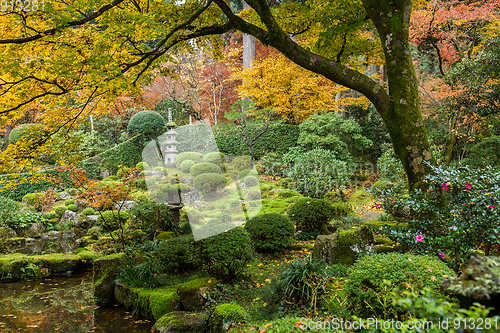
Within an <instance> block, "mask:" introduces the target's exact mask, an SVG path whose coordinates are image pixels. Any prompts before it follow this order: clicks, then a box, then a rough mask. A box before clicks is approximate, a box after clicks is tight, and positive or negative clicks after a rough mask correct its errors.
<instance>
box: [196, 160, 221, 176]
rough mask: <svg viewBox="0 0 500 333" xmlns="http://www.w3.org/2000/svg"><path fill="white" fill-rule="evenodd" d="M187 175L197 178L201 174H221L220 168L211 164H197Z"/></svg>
mask: <svg viewBox="0 0 500 333" xmlns="http://www.w3.org/2000/svg"><path fill="white" fill-rule="evenodd" d="M189 173H190V174H191V175H193V177H196V176H199V175H201V174H203V173H221V170H220V167H219V166H218V165H216V164H213V163H198V164H195V165H193V166H192V167H191V168H190V169H189Z"/></svg>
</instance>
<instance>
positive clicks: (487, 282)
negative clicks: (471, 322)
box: [441, 252, 500, 315]
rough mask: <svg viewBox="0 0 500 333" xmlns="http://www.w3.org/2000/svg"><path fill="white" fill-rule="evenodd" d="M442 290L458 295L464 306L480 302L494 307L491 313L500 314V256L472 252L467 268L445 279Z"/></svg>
mask: <svg viewBox="0 0 500 333" xmlns="http://www.w3.org/2000/svg"><path fill="white" fill-rule="evenodd" d="M441 290H443V291H444V292H445V293H447V294H451V295H454V296H457V298H458V299H459V300H460V307H462V308H465V309H468V308H469V307H470V306H471V305H472V304H473V303H474V302H478V303H480V304H482V305H484V306H486V307H487V308H488V307H493V308H494V310H492V311H491V312H490V313H489V315H498V314H500V306H499V304H500V258H499V257H482V256H480V255H478V254H477V253H476V252H471V255H470V260H469V265H468V266H467V268H466V269H464V271H463V272H462V274H461V275H460V276H459V277H450V278H448V279H444V280H443V283H442V284H441Z"/></svg>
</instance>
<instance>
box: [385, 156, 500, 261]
mask: <svg viewBox="0 0 500 333" xmlns="http://www.w3.org/2000/svg"><path fill="white" fill-rule="evenodd" d="M432 169H433V172H434V174H433V175H429V176H427V177H426V182H427V185H428V186H429V187H428V189H427V190H426V191H421V190H416V191H415V192H413V193H410V194H409V195H408V196H405V195H401V194H396V193H395V192H394V191H391V190H385V191H382V192H381V193H380V195H379V198H378V199H379V200H380V202H379V203H378V204H379V205H381V206H382V207H383V208H384V209H386V210H389V211H391V214H392V215H393V216H395V217H397V219H398V222H408V226H409V228H408V229H406V228H401V227H385V228H386V229H387V230H386V231H388V232H389V233H390V235H391V236H392V238H394V239H395V240H396V241H397V242H399V243H401V244H402V245H403V247H406V249H411V250H413V251H415V252H417V253H422V254H423V253H427V254H434V255H436V256H439V257H440V258H441V259H446V257H445V255H446V254H448V255H452V257H453V258H454V262H453V263H452V266H454V267H455V268H458V265H459V264H460V262H461V261H462V259H465V258H464V257H462V255H467V254H468V253H469V251H470V250H472V249H477V248H479V247H482V248H483V249H484V251H485V253H486V255H488V254H489V251H490V249H491V247H492V246H497V245H499V244H500V210H499V209H500V207H499V205H500V172H495V171H494V170H493V169H492V168H489V167H488V168H485V169H472V168H470V167H468V166H459V167H458V168H449V167H432ZM396 208H397V209H396ZM398 209H399V210H398ZM394 212H397V213H398V214H395V213H394Z"/></svg>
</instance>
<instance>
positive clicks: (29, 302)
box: [0, 272, 153, 333]
mask: <svg viewBox="0 0 500 333" xmlns="http://www.w3.org/2000/svg"><path fill="white" fill-rule="evenodd" d="M152 324H153V323H151V322H149V321H147V320H144V319H141V318H139V317H137V316H133V315H132V314H131V313H129V312H127V311H126V310H125V309H124V308H123V307H121V306H116V307H113V308H99V307H96V306H95V304H94V302H93V287H92V272H85V273H82V274H79V275H74V276H71V277H52V278H49V279H45V280H43V281H23V282H13V283H2V284H0V333H7V332H33V333H45V332H50V333H53V332H61V333H63V332H64V333H80V332H82V333H83V332H95V333H111V332H113V333H115V332H133V333H140V332H150V331H151V326H152Z"/></svg>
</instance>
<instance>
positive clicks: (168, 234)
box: [156, 231, 175, 240]
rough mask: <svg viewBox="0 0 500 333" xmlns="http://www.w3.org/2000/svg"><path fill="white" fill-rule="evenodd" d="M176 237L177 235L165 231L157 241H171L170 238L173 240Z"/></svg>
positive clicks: (157, 237)
mask: <svg viewBox="0 0 500 333" xmlns="http://www.w3.org/2000/svg"><path fill="white" fill-rule="evenodd" d="M173 237H175V233H174V232H172V231H164V232H162V233H160V234H159V235H158V236H156V239H163V240H167V239H170V238H173Z"/></svg>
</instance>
